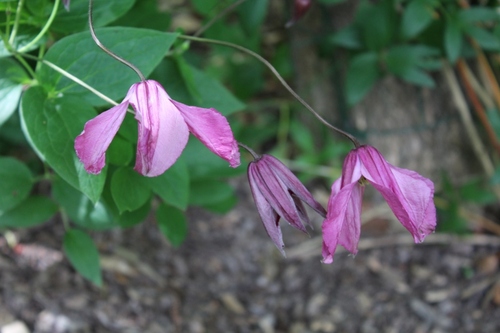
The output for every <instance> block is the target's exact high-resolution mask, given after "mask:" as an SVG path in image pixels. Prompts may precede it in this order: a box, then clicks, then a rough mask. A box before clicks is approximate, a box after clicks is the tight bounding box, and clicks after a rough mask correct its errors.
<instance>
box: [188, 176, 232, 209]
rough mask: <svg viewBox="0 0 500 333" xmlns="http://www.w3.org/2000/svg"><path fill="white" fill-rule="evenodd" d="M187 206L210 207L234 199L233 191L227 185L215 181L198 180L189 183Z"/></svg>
mask: <svg viewBox="0 0 500 333" xmlns="http://www.w3.org/2000/svg"><path fill="white" fill-rule="evenodd" d="M190 192H191V194H190V196H189V204H190V205H193V206H200V207H210V206H212V205H217V204H218V203H221V202H223V201H226V200H227V199H228V198H230V197H234V196H235V194H234V189H233V188H232V187H231V186H230V185H229V184H227V183H225V182H222V181H220V180H216V179H199V180H196V181H194V182H192V183H191V190H190Z"/></svg>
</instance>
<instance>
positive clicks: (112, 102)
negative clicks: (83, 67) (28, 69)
mask: <svg viewBox="0 0 500 333" xmlns="http://www.w3.org/2000/svg"><path fill="white" fill-rule="evenodd" d="M22 56H23V57H26V58H29V59H33V60H36V61H39V62H41V63H43V64H44V65H47V66H49V67H50V68H52V69H53V70H55V71H56V72H58V73H60V74H61V75H63V76H65V77H67V78H68V79H70V80H71V81H74V82H75V83H77V84H79V85H81V86H82V87H84V88H86V89H88V90H90V91H91V92H93V93H94V94H96V95H97V96H99V97H100V98H101V99H103V100H105V101H106V102H108V103H110V104H112V105H118V103H116V102H115V101H113V100H112V99H111V98H109V97H108V96H106V95H104V94H103V93H102V92H100V91H98V90H97V89H95V88H93V87H91V86H89V85H88V84H86V83H85V82H83V81H82V80H80V79H79V78H77V77H76V76H74V75H72V74H70V73H68V72H66V71H65V70H64V69H62V68H61V67H59V66H57V65H55V64H53V63H51V62H50V61H47V60H43V59H40V58H37V57H35V56H32V55H29V54H23V55H22Z"/></svg>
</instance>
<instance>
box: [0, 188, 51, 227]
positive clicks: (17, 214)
mask: <svg viewBox="0 0 500 333" xmlns="http://www.w3.org/2000/svg"><path fill="white" fill-rule="evenodd" d="M57 210H58V207H57V205H56V204H55V203H54V202H53V201H52V200H50V199H49V198H47V197H41V196H33V197H29V198H28V199H26V200H25V201H23V202H21V203H20V204H19V205H17V206H16V207H14V208H12V209H11V210H9V211H6V212H5V213H3V214H0V227H9V228H28V227H32V226H35V225H39V224H42V223H44V222H47V221H48V220H49V219H50V218H51V217H52V216H54V214H56V213H57Z"/></svg>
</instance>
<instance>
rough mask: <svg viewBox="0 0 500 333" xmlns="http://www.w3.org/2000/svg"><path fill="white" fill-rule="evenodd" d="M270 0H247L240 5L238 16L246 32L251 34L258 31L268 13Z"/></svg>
mask: <svg viewBox="0 0 500 333" xmlns="http://www.w3.org/2000/svg"><path fill="white" fill-rule="evenodd" d="M268 4H269V1H268V0H252V1H246V2H244V3H242V4H241V5H240V6H238V16H239V18H240V23H241V25H242V27H243V30H244V31H245V33H246V34H247V35H249V36H251V35H252V34H254V33H255V32H258V31H259V30H260V28H261V25H262V22H264V19H265V17H266V14H267V6H268Z"/></svg>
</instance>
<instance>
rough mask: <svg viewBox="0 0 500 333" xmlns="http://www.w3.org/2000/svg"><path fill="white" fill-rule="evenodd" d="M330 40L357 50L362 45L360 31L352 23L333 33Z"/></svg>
mask: <svg viewBox="0 0 500 333" xmlns="http://www.w3.org/2000/svg"><path fill="white" fill-rule="evenodd" d="M330 41H331V42H332V43H333V44H335V45H338V46H342V47H345V48H346V49H353V50H357V49H360V48H361V47H362V44H361V40H360V37H359V32H358V30H357V29H356V28H355V27H354V26H352V25H351V26H349V27H347V28H344V29H342V30H339V31H338V32H336V33H335V34H333V36H332V37H331V39H330Z"/></svg>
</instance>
